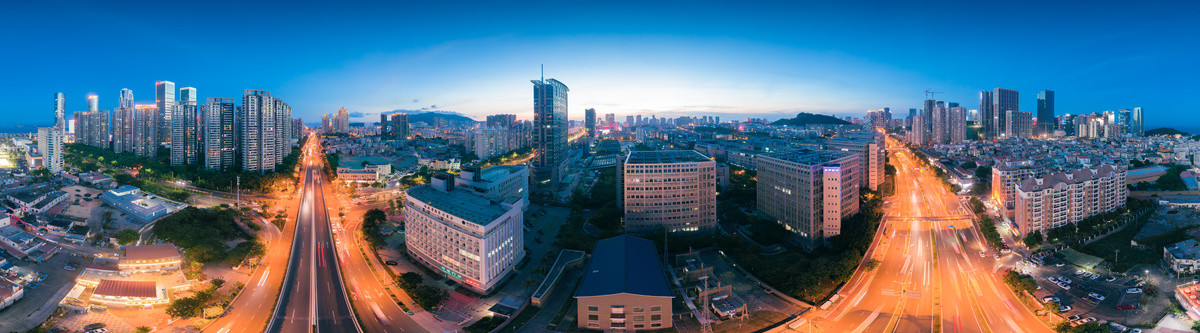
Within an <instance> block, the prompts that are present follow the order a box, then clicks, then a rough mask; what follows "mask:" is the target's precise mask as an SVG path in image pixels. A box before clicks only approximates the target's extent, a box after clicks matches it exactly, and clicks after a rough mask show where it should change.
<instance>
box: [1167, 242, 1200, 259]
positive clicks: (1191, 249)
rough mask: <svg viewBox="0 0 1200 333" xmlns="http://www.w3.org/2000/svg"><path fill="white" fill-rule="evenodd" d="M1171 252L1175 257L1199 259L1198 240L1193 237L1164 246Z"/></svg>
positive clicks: (1199, 243)
mask: <svg viewBox="0 0 1200 333" xmlns="http://www.w3.org/2000/svg"><path fill="white" fill-rule="evenodd" d="M1165 250H1166V251H1167V252H1170V253H1171V256H1172V257H1175V259H1191V260H1196V259H1200V241H1197V240H1195V239H1189V240H1185V241H1182V242H1179V243H1175V244H1171V246H1168V247H1166V248H1165Z"/></svg>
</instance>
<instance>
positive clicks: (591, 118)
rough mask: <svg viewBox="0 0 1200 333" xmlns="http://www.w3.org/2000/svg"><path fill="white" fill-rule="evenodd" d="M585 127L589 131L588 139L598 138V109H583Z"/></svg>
mask: <svg viewBox="0 0 1200 333" xmlns="http://www.w3.org/2000/svg"><path fill="white" fill-rule="evenodd" d="M583 127H584V128H585V129H587V132H588V134H587V135H588V137H589V138H594V137H596V109H593V108H587V109H583Z"/></svg>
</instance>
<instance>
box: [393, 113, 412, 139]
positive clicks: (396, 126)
mask: <svg viewBox="0 0 1200 333" xmlns="http://www.w3.org/2000/svg"><path fill="white" fill-rule="evenodd" d="M391 134H392V138H393V139H396V140H404V139H407V138H408V135H409V134H408V114H407V113H393V114H392V129H391Z"/></svg>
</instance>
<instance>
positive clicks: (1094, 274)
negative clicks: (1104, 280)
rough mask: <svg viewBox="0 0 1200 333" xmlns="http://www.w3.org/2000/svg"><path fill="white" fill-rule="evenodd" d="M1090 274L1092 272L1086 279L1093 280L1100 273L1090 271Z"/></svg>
mask: <svg viewBox="0 0 1200 333" xmlns="http://www.w3.org/2000/svg"><path fill="white" fill-rule="evenodd" d="M1091 274H1092V275H1091V276H1088V279H1090V280H1095V279H1099V278H1100V274H1096V273H1091Z"/></svg>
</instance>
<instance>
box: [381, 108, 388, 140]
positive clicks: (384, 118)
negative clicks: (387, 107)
mask: <svg viewBox="0 0 1200 333" xmlns="http://www.w3.org/2000/svg"><path fill="white" fill-rule="evenodd" d="M379 136H381V137H385V138H386V137H388V115H387V113H380V114H379Z"/></svg>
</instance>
